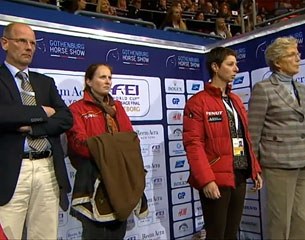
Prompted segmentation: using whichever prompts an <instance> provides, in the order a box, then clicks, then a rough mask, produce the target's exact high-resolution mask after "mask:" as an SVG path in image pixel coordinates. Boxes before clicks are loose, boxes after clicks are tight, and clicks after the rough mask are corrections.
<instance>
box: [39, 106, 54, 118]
mask: <svg viewBox="0 0 305 240" xmlns="http://www.w3.org/2000/svg"><path fill="white" fill-rule="evenodd" d="M42 108H43V110H44V111H45V113H46V114H47V116H48V117H51V116H52V115H53V114H54V113H55V109H54V108H52V107H47V106H42Z"/></svg>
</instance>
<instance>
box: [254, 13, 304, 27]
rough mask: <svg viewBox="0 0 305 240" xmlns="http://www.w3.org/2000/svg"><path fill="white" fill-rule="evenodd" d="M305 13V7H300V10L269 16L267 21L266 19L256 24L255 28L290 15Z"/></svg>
mask: <svg viewBox="0 0 305 240" xmlns="http://www.w3.org/2000/svg"><path fill="white" fill-rule="evenodd" d="M304 13H305V8H301V9H298V10H295V11H291V12H288V13H285V14H282V15H279V16H277V17H273V18H269V19H267V20H266V21H264V22H262V23H259V24H256V25H254V26H255V28H257V27H265V26H268V25H270V24H272V23H274V22H276V21H277V20H280V19H282V18H286V17H290V16H293V15H300V14H304Z"/></svg>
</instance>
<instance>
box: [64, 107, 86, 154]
mask: <svg viewBox="0 0 305 240" xmlns="http://www.w3.org/2000/svg"><path fill="white" fill-rule="evenodd" d="M70 111H71V113H72V116H73V126H72V128H71V129H70V130H68V131H67V133H66V134H67V139H68V153H69V155H70V154H71V155H77V156H79V157H84V158H89V157H90V153H89V148H88V147H87V143H86V140H87V139H88V138H89V136H88V134H87V132H86V127H85V123H84V121H83V118H82V116H81V112H80V111H79V109H78V108H77V105H71V106H70Z"/></svg>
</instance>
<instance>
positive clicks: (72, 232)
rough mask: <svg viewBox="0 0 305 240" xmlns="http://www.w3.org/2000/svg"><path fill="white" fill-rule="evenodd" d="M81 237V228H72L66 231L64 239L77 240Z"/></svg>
mask: <svg viewBox="0 0 305 240" xmlns="http://www.w3.org/2000/svg"><path fill="white" fill-rule="evenodd" d="M81 236H82V228H80V227H79V228H72V229H69V230H68V231H67V234H66V239H67V240H77V239H81Z"/></svg>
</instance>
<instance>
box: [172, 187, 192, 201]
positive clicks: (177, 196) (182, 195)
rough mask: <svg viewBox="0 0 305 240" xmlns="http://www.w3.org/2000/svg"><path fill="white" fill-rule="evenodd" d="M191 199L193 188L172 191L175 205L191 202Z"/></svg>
mask: <svg viewBox="0 0 305 240" xmlns="http://www.w3.org/2000/svg"><path fill="white" fill-rule="evenodd" d="M191 200H192V198H191V188H189V187H187V188H178V189H173V190H172V202H173V204H180V203H185V202H190V201H191Z"/></svg>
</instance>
